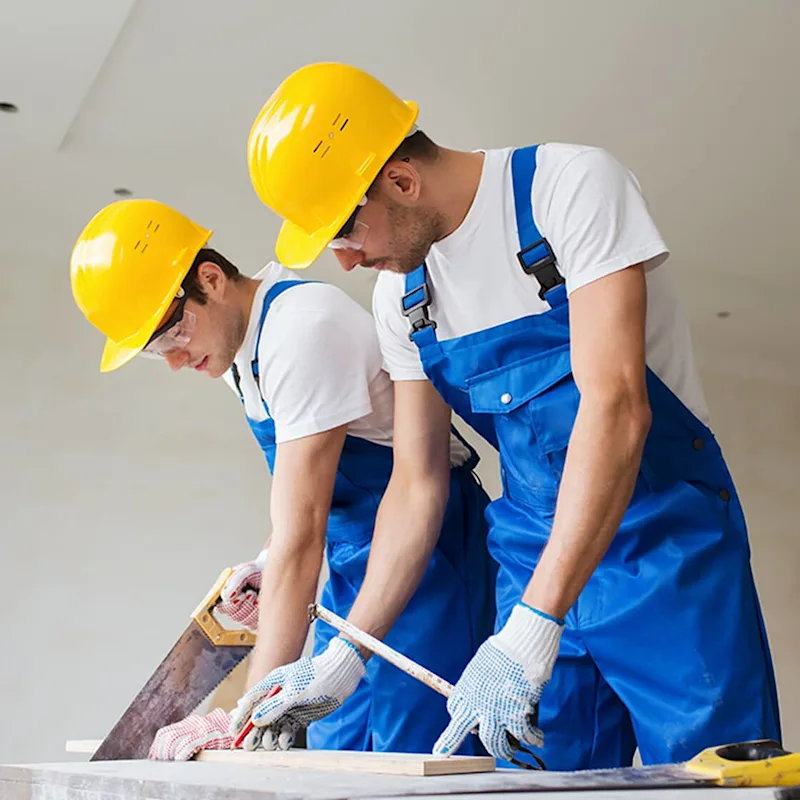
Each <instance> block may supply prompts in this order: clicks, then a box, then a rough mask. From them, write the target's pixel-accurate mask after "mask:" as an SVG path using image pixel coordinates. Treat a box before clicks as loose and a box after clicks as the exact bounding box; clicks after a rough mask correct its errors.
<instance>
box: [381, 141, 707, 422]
mask: <svg viewBox="0 0 800 800" xmlns="http://www.w3.org/2000/svg"><path fill="white" fill-rule="evenodd" d="M512 153H513V149H512V148H508V149H504V150H487V151H485V158H484V164H483V171H482V174H481V180H480V185H479V187H478V191H477V194H476V196H475V200H474V201H473V203H472V206H471V207H470V210H469V212H468V213H467V216H466V218H465V219H464V221H463V222H462V223H461V225H460V226H459V227H458V228H457V229H456V230H455V231H454V232H453V233H452V234H450V236H448V237H446V238H445V239H443V240H442V241H440V242H437V243H436V244H435V245H434V246H433V247H432V248H431V251H430V253H429V254H428V257H427V258H426V263H427V266H428V285H429V287H430V290H431V297H432V302H431V305H430V307H429V309H428V311H429V314H430V317H431V319H433V320H435V321H436V323H437V326H438V327H437V330H436V334H437V336H438V338H439V339H441V340H445V339H452V338H455V337H459V336H464V335H466V334H469V333H474V332H475V331H478V330H484V329H486V328H491V327H494V326H497V325H502V324H504V323H506V322H510V321H511V320H514V319H519V318H520V317H525V316H529V315H530V314H540V313H544V312H546V311H548V310H549V309H550V306H549V304H548V303H546V302H545V301H543V300H541V299H540V298H539V296H538V292H539V288H540V287H539V282H538V281H537V280H536V278H535V277H534V276H533V275H527V274H526V273H525V272H523V271H522V268H521V267H520V264H519V261H518V260H517V256H516V254H517V252H518V251H519V249H520V245H519V238H518V235H517V223H516V215H515V211H514V194H513V187H512V179H511V155H512ZM532 206H533V216H534V221H535V222H536V226H537V228H538V229H539V232H540V233H541V235H542V236H544V237H545V238H546V239H547V241H548V242H549V243H550V246H551V247H552V249H553V252H554V253H555V256H556V259H557V261H558V270H559V272H560V273H561V274H562V275H563V276H564V278H565V280H566V288H567V293H568V294H571V293H572V292H574V291H575V290H576V289H579V288H580V287H581V286H585V285H586V284H588V283H591V282H592V281H595V280H597V279H598V278H602V277H604V276H605V275H609V274H611V273H613V272H616V271H618V270H621V269H625V268H626V267H630V266H632V265H633V264H638V263H644V265H645V269H646V280H647V321H646V332H645V336H646V350H647V363H648V366H649V367H650V368H651V369H652V370H653V372H655V374H656V375H658V376H659V378H661V380H662V381H663V382H664V383H665V384H666V385H667V386H668V387H669V388H670V389H671V390H672V392H673V393H675V394H676V395H677V396H678V397H679V398H680V399H681V400H682V401H683V403H684V404H685V405H686V406H687V407H688V408H689V409H690V410H691V411H692V412H693V413H694V414H695V415H696V416H697V417H698V418H699V419H700V420H702V421H703V422H704V423H706V424H708V410H707V407H706V401H705V398H704V395H703V390H702V386H701V384H700V379H699V376H698V373H697V368H696V366H695V362H694V357H693V354H692V345H691V339H690V334H689V325H688V322H687V319H686V313H685V311H684V308H683V304H682V302H681V300H680V298H679V296H678V293H677V291H676V289H675V287H674V286H673V283H672V276H671V274H670V271H669V269H668V268H667V267H661V266H660V265H662V264H663V263H664V261H666V259H667V256H668V250H667V247H666V245H665V244H664V242H663V240H662V238H661V235H660V234H659V232H658V230H657V229H656V226H655V223H654V222H653V220H652V219H651V217H650V214H649V212H648V208H647V204H646V201H645V199H644V197H643V196H642V193H641V189H640V187H639V183H638V181H637V180H636V178H635V176H634V175H633V174H632V173H631V172H629V171H628V170H627V169H625V168H624V167H623V166H622V165H621V164H620V163H619V162H618V161H617V160H616V159H615V158H614V157H613V156H611V155H610V154H609V153H607V152H606V151H604V150H601V149H599V148H594V147H585V146H581V145H570V144H545V145H541V146H540V147H539V150H538V152H537V166H536V174H535V177H534V182H533V191H532ZM657 267H660V268H658V269H656V268H657ZM404 291H405V276H404V275H398V274H396V273H391V272H381V273H380V274H379V276H378V281H377V283H376V286H375V292H374V294H373V312H374V315H375V321H376V325H377V331H378V338H379V340H380V346H381V351H382V353H383V363H384V368H385V369H386V370H388V372H389V374H390V375H391V376H392V379H393V380H396V381H406V380H421V379H424V378H425V373H424V372H423V369H422V364H421V362H420V358H419V352H418V350H417V347H416V345H415V344H414V343H413V342H411V341H410V340H409V338H408V334H409V330H410V326H409V322H408V319H407V318H406V317H404V316H403V314H402V311H401V308H400V302H401V297H402V295H403V294H404Z"/></svg>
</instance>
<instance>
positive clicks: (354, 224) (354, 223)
mask: <svg viewBox="0 0 800 800" xmlns="http://www.w3.org/2000/svg"><path fill="white" fill-rule="evenodd" d="M366 204H367V198H366V197H362V198H361V202H360V203H359V204H358V205H357V206H356V208H355V211H353V213H352V214H351V215H350V216H349V217H348V218H347V222H345V223H344V225H342V227H341V228H340V229H339V232H338V233H337V234H336V237H335V238H334V240H333V241H332V242H331V243H330V244H329V245H328V247H329V248H330V249H331V250H363V249H364V242H365V241H366V238H367V234H368V233H369V225H367V224H366V222H360V221H359V220H357V219H356V217H357V216H358V212H359V211H360V210H361V209H362V208H363V207H364V206H365V205H366Z"/></svg>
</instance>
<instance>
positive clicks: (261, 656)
mask: <svg viewBox="0 0 800 800" xmlns="http://www.w3.org/2000/svg"><path fill="white" fill-rule="evenodd" d="M322 553H323V548H322V545H321V544H320V545H319V546H316V545H315V546H314V547H310V548H308V549H307V550H305V551H298V550H294V551H289V552H286V551H283V552H282V551H281V548H280V547H279V546H276V545H275V544H273V545H272V546H271V547H270V552H269V558H268V559H267V563H266V565H265V567H264V572H263V574H262V578H261V592H260V595H259V616H258V636H257V638H256V645H255V647H254V648H253V652H252V654H251V656H250V667H249V670H248V675H247V688H250V687H251V686H253V684H255V683H258V681H260V680H261V679H262V678H264V677H265V676H266V675H267V673H269V672H270V671H271V670H273V669H275V667H279V666H282V665H283V664H289V663H291V662H292V661H295V660H296V659H297V658H299V657H300V655H301V653H302V651H303V645H304V644H305V641H306V636H307V634H308V627H309V620H308V605H309V603H313V602H314V598H315V597H316V590H317V582H318V579H319V572H320V568H321V566H322Z"/></svg>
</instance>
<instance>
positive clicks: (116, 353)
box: [100, 339, 147, 372]
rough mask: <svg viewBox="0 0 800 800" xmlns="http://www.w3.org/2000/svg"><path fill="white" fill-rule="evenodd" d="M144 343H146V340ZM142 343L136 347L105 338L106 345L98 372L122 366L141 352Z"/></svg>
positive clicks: (110, 370)
mask: <svg viewBox="0 0 800 800" xmlns="http://www.w3.org/2000/svg"><path fill="white" fill-rule="evenodd" d="M144 344H147V341H145V343H144ZM144 344H143V345H141V346H138V347H126V346H125V345H124V344H118V343H117V342H115V341H113V340H111V339H106V346H105V347H104V348H103V356H102V358H101V359H100V372H113V371H114V370H115V369H119V368H120V367H122V366H124V365H125V364H127V363H128V362H129V361H131V360H133V359H134V358H135V357H136V356H138V355H139V353H141V352H142V350H143V349H144Z"/></svg>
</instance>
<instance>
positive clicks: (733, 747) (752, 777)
mask: <svg viewBox="0 0 800 800" xmlns="http://www.w3.org/2000/svg"><path fill="white" fill-rule="evenodd" d="M683 767H684V769H686V770H688V771H689V772H691V773H692V774H693V775H697V776H698V778H702V779H704V780H707V781H709V782H711V783H715V784H717V785H719V786H796V785H798V784H800V753H790V752H789V751H788V750H784V749H783V748H782V747H781V746H780V745H779V744H778V742H776V741H774V740H772V739H759V740H757V741H753V742H742V743H739V744H727V745H724V746H722V747H709V748H708V749H707V750H703V751H702V752H701V753H698V754H697V755H696V756H695V757H694V758H692V759H690V760H689V761H687V762H686V763H685V764H683Z"/></svg>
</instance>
